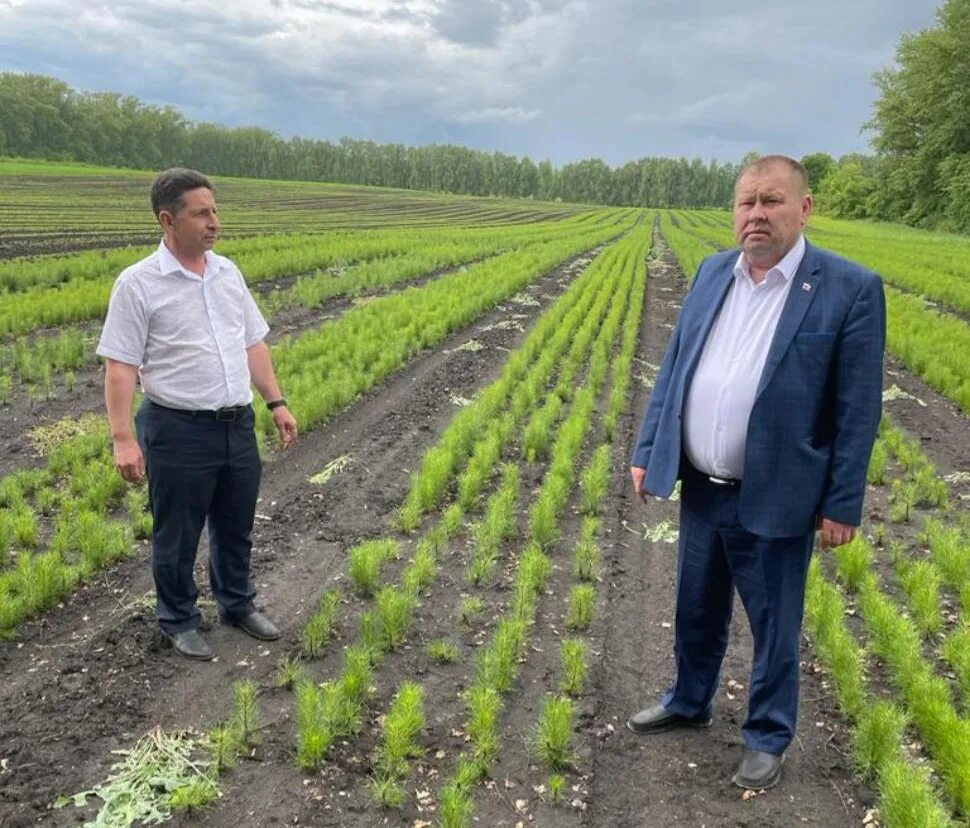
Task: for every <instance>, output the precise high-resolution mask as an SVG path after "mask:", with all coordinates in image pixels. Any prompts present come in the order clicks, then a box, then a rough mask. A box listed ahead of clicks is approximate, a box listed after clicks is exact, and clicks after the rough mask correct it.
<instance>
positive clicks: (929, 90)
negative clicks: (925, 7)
mask: <svg viewBox="0 0 970 828" xmlns="http://www.w3.org/2000/svg"><path fill="white" fill-rule="evenodd" d="M875 82H876V87H877V88H878V90H879V98H878V100H877V101H876V105H875V111H874V113H873V117H872V119H871V120H870V121H868V122H867V123H866V124H865V125H864V126H865V128H866V129H868V130H869V131H871V132H872V133H873V139H872V145H873V148H874V149H875V154H874V155H860V154H853V155H847V156H843V157H842V158H840V159H839V160H838V161H836V160H835V159H833V158H832V157H831V156H829V155H826V154H825V153H815V154H813V155H811V156H807V157H806V158H805V159H803V160H804V161H805V162H806V166H809V172H810V175H812V176H813V177H814V179H815V190H816V195H817V198H818V202H819V207H820V209H822V210H823V211H824V212H828V213H832V214H834V215H838V216H843V217H846V218H874V219H881V220H885V221H901V222H905V223H907V224H913V225H917V226H922V227H936V228H940V229H944V230H955V231H958V232H970V0H946V2H944V3H943V5H941V6H940V8H939V9H938V10H937V14H936V25H934V26H931V27H930V28H927V29H924V30H923V31H921V32H919V33H917V34H915V35H904V36H903V38H902V39H901V41H900V43H899V46H898V47H897V50H896V65H895V66H894V67H893V68H891V69H886V70H884V71H882V72H879V73H878V74H877V75H876V76H875Z"/></svg>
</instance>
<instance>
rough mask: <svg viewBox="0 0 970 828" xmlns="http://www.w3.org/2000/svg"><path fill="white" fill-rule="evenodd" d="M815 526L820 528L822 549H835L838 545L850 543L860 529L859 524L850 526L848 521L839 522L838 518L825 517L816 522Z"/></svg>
mask: <svg viewBox="0 0 970 828" xmlns="http://www.w3.org/2000/svg"><path fill="white" fill-rule="evenodd" d="M815 528H816V529H817V530H818V534H819V541H820V543H821V544H822V549H834V548H835V547H836V546H842V544H844V543H848V542H849V541H850V540H852V539H853V538H854V537H855V533H856V530H857V529H858V527H857V526H849V525H848V524H847V523H839V522H838V521H837V520H829V519H828V518H824V517H820V518H819V519H818V520H817V521H816V522H815Z"/></svg>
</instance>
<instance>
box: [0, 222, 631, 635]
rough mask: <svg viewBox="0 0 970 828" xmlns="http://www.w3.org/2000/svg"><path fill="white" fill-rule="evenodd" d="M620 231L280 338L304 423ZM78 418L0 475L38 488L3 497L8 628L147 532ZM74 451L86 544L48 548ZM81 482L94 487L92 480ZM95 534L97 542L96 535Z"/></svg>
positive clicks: (478, 271)
mask: <svg viewBox="0 0 970 828" xmlns="http://www.w3.org/2000/svg"><path fill="white" fill-rule="evenodd" d="M615 233H616V228H615V227H613V226H612V225H609V226H606V227H605V228H603V227H600V226H598V225H597V226H594V230H593V231H592V234H591V233H590V231H585V232H584V235H582V236H579V237H574V236H569V237H568V238H566V239H565V240H562V241H551V242H542V243H539V244H534V245H531V246H529V247H527V248H525V249H524V250H517V251H512V252H511V253H507V254H503V255H501V256H499V257H497V259H495V260H494V262H493V261H492V260H489V261H486V262H484V263H482V265H479V266H477V267H476V268H471V269H469V270H468V271H467V272H465V273H459V274H457V275H455V276H453V277H451V278H449V279H446V280H444V282H442V283H441V284H439V283H432V284H429V285H425V286H423V287H421V288H415V289H412V290H409V291H406V292H405V293H403V294H400V295H393V296H388V297H385V298H384V299H381V300H378V301H376V302H373V303H371V304H369V305H367V306H364V307H360V308H356V309H354V310H353V311H350V312H349V313H347V314H346V315H345V316H344V317H342V318H341V319H340V320H339V321H338V322H335V323H333V324H331V325H326V326H324V327H323V328H321V329H319V330H311V331H309V332H307V333H304V334H303V335H302V336H300V337H298V338H296V339H293V340H287V341H285V342H283V343H281V344H280V345H278V346H277V347H276V348H274V357H275V358H276V361H277V368H278V371H277V373H278V376H279V377H280V381H281V383H282V384H283V386H284V387H285V388H287V391H288V393H289V394H290V395H291V399H292V400H293V408H294V412H295V414H296V416H297V418H298V421H299V422H300V424H301V427H302V428H303V429H304V430H309V429H312V428H313V427H314V426H316V425H318V424H319V423H320V422H322V421H323V420H324V419H326V418H327V417H329V416H332V415H333V414H335V413H336V412H337V411H339V410H340V409H342V408H344V407H345V406H347V405H349V404H350V403H351V402H352V401H353V400H354V399H356V398H357V397H358V396H359V395H361V394H363V393H364V392H366V391H367V390H369V389H371V388H373V387H374V386H375V385H377V384H378V383H380V382H381V381H382V380H383V379H384V378H386V377H387V376H388V375H389V374H390V373H391V372H392V371H394V370H396V369H397V368H400V367H401V366H403V365H404V364H405V363H406V362H407V360H408V359H410V358H411V357H412V356H413V355H414V354H415V353H416V352H417V351H418V350H419V349H420V348H424V347H429V346H431V345H434V344H437V343H438V342H440V340H441V339H442V338H443V337H444V336H445V335H447V334H448V333H450V332H451V331H453V330H455V329H457V328H460V327H462V326H464V325H467V324H468V323H470V322H471V321H473V320H474V319H475V318H476V317H477V316H479V315H480V314H482V313H484V312H485V311H487V310H488V309H489V308H490V307H491V306H492V305H493V304H494V303H496V302H498V301H502V300H506V299H508V298H509V297H511V296H513V295H514V294H515V293H516V292H517V291H519V290H521V289H522V288H523V287H525V286H526V285H528V284H529V283H530V282H531V281H533V280H534V279H536V278H537V277H538V276H540V275H541V274H542V273H544V272H546V271H548V270H549V269H551V268H553V267H555V266H556V265H557V264H559V263H560V262H562V261H563V260H565V259H568V258H570V257H573V256H575V255H577V254H578V253H580V252H582V251H583V250H585V249H587V248H588V247H590V246H591V245H594V244H596V243H598V242H599V241H601V240H604V239H605V238H607V237H609V236H611V235H615ZM480 279H481V280H484V281H485V286H483V285H482V283H481V282H480V281H479V280H480ZM268 414H269V412H267V411H265V410H263V409H262V408H259V409H258V417H259V424H260V428H261V429H262V431H261V432H260V433H261V434H265V433H268V432H269V430H271V428H272V420H271V418H270V417H269V416H268ZM79 423H80V426H79V430H80V432H81V433H79V434H73V435H70V436H68V437H67V438H66V439H65V440H64V442H63V447H60V448H58V449H56V453H55V455H54V456H52V458H51V459H49V460H48V462H47V466H46V467H45V468H41V469H39V470H24V471H22V472H16V473H14V474H12V475H8V476H7V477H5V478H3V480H2V481H0V492H2V491H4V490H5V489H6V490H8V491H9V492H17V491H19V490H20V489H21V488H24V487H27V489H28V490H29V496H27V497H14V496H13V495H10V496H3V495H0V570H2V569H3V568H4V565H5V564H6V565H7V566H8V568H9V567H10V564H11V563H15V564H16V566H15V567H13V568H12V571H11V573H10V574H6V573H4V574H0V597H2V598H3V599H4V600H3V601H2V602H0V634H6V635H9V634H11V633H12V632H13V631H14V630H15V629H16V627H17V626H18V625H19V624H20V623H21V622H22V621H24V620H26V619H28V618H30V617H32V616H34V615H36V614H37V613H39V612H42V611H44V610H46V609H49V608H50V607H52V606H54V605H55V604H56V603H57V602H58V601H60V600H61V599H63V598H64V597H65V596H66V595H68V594H69V593H70V592H71V591H72V590H73V588H74V587H75V585H76V584H77V583H78V582H80V581H83V580H86V579H88V578H89V577H90V576H91V575H92V574H93V573H94V572H95V571H97V570H98V569H99V568H101V567H103V566H106V565H109V564H111V563H114V562H116V561H117V560H119V559H120V558H122V557H125V556H127V555H129V554H131V552H132V551H133V549H134V540H135V538H143V537H147V536H148V535H149V534H150V518H149V517H148V516H147V515H146V514H145V508H144V507H145V502H146V498H145V494H144V490H138V489H133V490H130V491H126V490H125V484H124V482H123V481H122V480H121V478H120V476H118V475H117V474H116V473H115V472H114V469H113V461H112V456H111V447H110V441H109V439H108V434H107V428H106V426H105V424H104V423H103V422H102V423H99V422H97V420H96V419H91V418H89V419H85V420H81V421H79ZM75 451H77V452H80V453H81V454H82V455H83V456H84V458H86V460H87V466H85V465H84V464H83V463H81V464H76V465H77V475H78V476H79V480H86V479H88V478H91V482H90V486H89V488H90V492H91V494H89V495H87V498H86V500H85V506H86V508H84V509H83V510H82V511H83V514H82V515H81V517H80V518H78V519H77V520H74V523H78V524H79V525H80V526H81V528H80V529H77V530H74V531H73V534H72V538H73V535H77V536H78V537H79V540H78V543H77V544H75V545H73V546H70V545H69V547H68V548H64V547H63V546H57V545H55V546H51V547H49V548H45V540H46V538H45V533H44V532H43V531H40V530H39V529H38V528H36V527H35V524H36V525H38V526H39V525H40V524H41V523H45V522H49V521H48V518H50V520H53V521H54V522H55V523H56V524H58V525H60V522H61V520H62V518H61V512H62V511H64V512H65V515H67V516H66V517H64V519H63V520H64V521H67V520H69V519H70V514H71V510H72V508H73V506H72V502H71V501H70V500H68V501H67V502H66V505H65V506H64V508H63V509H62V507H61V500H62V498H61V497H60V495H58V494H57V493H56V492H57V491H59V489H58V488H57V486H56V485H54V484H53V483H52V482H51V481H55V480H56V479H59V477H60V476H61V474H60V473H59V471H58V467H59V464H61V463H62V461H61V460H60V457H61V456H62V455H64V454H70V453H71V452H75ZM36 480H43V481H44V485H38V484H37V483H36V482H31V481H36ZM72 485H76V486H80V487H81V490H84V491H87V488H84V487H86V486H87V484H85V483H79V484H72ZM34 489H36V493H35V492H34ZM105 491H106V492H107V493H106V494H105V495H104V496H98V497H97V499H94V498H95V495H96V494H97V493H101V492H105ZM120 501H124V503H126V504H127V506H128V512H129V514H130V520H129V521H128V525H126V524H125V522H124V521H122V522H119V521H118V520H117V519H116V517H115V514H116V512H117V510H118V506H119V502H120ZM74 523H72V524H71V525H72V526H73V525H74ZM65 531H66V530H65ZM63 536H64V535H63V533H61V534H60V535H54V537H63ZM95 537H96V538H98V539H99V540H98V542H97V543H95V542H93V541H90V540H89V539H90V538H95ZM84 549H94V550H99V551H93V552H91V553H90V554H88V553H83V554H84V555H85V559H86V560H87V559H88V558H91V560H92V561H93V563H90V564H86V565H85V566H83V567H78V566H77V565H75V563H74V562H73V561H72V560H71V557H72V554H73V553H76V552H78V551H81V550H84ZM65 552H69V553H72V554H68V555H65Z"/></svg>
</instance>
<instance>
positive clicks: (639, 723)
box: [626, 704, 714, 733]
mask: <svg viewBox="0 0 970 828" xmlns="http://www.w3.org/2000/svg"><path fill="white" fill-rule="evenodd" d="M712 721H714V720H713V719H712V718H711V717H708V718H707V719H688V718H687V717H686V716H678V715H677V714H676V713H671V712H670V711H669V710H667V708H666V707H664V706H663V705H662V704H655V705H654V706H653V707H648V708H647V709H646V710H641V711H640V712H639V713H637V714H635V715H633V716H631V717H630V718H629V719H628V720H627V723H626V726H627V727H628V728H630V730H632V731H633V732H634V733H663V732H664V731H665V730H674V729H675V728H678V727H710V726H711V722H712Z"/></svg>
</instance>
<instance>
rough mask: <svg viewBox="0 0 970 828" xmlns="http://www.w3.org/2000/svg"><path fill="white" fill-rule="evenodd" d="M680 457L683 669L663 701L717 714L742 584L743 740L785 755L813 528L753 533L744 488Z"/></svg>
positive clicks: (695, 713) (700, 714) (684, 711)
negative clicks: (749, 647) (745, 521)
mask: <svg viewBox="0 0 970 828" xmlns="http://www.w3.org/2000/svg"><path fill="white" fill-rule="evenodd" d="M684 465H685V466H687V468H686V469H685V471H684V476H683V482H682V484H681V520H680V546H679V559H678V567H677V617H676V625H675V634H676V635H675V644H674V655H675V657H676V661H677V678H676V681H675V683H674V684H673V686H672V687H671V688H670V689H669V690H668V691H667V693H666V695H665V696H664V699H663V704H664V705H665V706H666V707H667V709H668V710H670V711H672V712H674V713H677V714H679V715H681V716H686V717H688V718H697V719H706V718H708V717H709V716H710V715H711V711H712V702H713V699H714V694H715V692H716V691H717V685H718V676H719V673H720V669H721V662H722V660H723V658H724V652H725V649H726V648H727V642H728V629H729V625H730V621H731V610H732V606H733V603H734V589H735V588H737V591H738V595H739V596H740V598H741V602H742V604H743V605H744V608H745V611H746V613H747V615H748V621H749V623H750V625H751V632H752V634H753V636H754V661H753V665H752V670H751V678H750V683H749V686H748V691H749V704H748V717H747V720H746V721H745V723H744V726H743V728H742V733H743V735H744V741H745V743H746V744H747V746H748V747H750V748H753V749H755V750H760V751H765V752H766V753H772V754H776V755H777V754H781V753H782V752H784V750H785V749H786V748H787V747H788V745H789V743H790V742H791V740H792V739H793V738H794V736H795V725H796V722H797V718H798V674H799V639H800V632H801V624H802V612H803V607H804V602H805V581H806V577H807V573H808V563H809V560H810V558H811V554H812V546H813V540H814V532H811V533H808V534H805V535H801V536H798V537H791V538H765V537H760V536H758V535H753V534H751V533H750V532H748V531H746V530H745V529H743V528H742V527H741V526H740V524H739V523H738V502H739V492H740V489H739V487H738V486H725V485H721V484H718V483H714V482H711V481H710V480H709V479H708V478H707V477H706V476H705V475H703V474H701V473H700V472H698V471H697V470H696V469H693V468H691V467H689V464H686V463H685V464H684ZM740 485H742V486H743V483H742V484H740Z"/></svg>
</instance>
